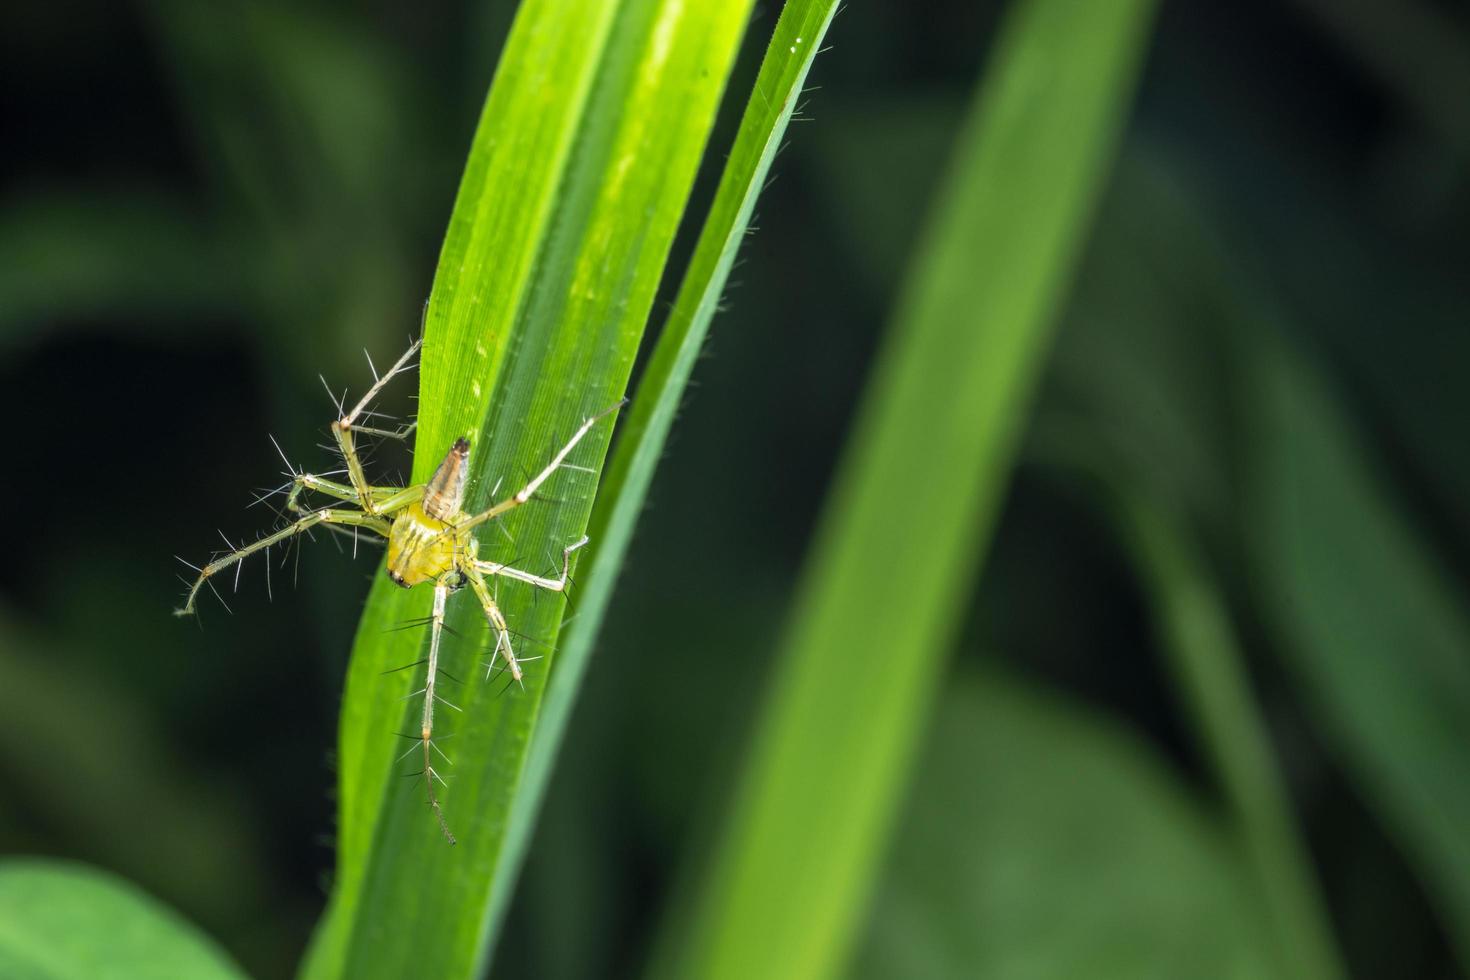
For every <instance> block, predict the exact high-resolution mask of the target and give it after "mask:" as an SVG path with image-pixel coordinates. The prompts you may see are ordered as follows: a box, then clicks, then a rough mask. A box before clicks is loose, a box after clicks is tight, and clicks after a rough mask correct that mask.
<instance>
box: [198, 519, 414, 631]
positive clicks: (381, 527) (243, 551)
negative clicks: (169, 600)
mask: <svg viewBox="0 0 1470 980" xmlns="http://www.w3.org/2000/svg"><path fill="white" fill-rule="evenodd" d="M318 524H327V525H349V526H357V527H365V528H368V529H370V530H373V531H376V532H377V533H379V534H381V535H382V536H383V537H385V538H386V537H387V536H388V528H389V526H390V525H389V522H388V521H387V520H385V519H383V518H381V517H374V516H373V515H371V514H363V513H360V512H358V511H355V510H335V509H329V510H318V511H313V512H311V513H310V514H307V515H306V516H305V517H302V518H300V519H298V520H295V521H292V522H291V523H290V524H288V525H286V526H285V527H283V528H281V529H280V530H279V531H276V532H275V533H274V534H267V535H266V536H265V537H263V538H261V539H260V540H258V541H256V542H254V543H253V544H247V545H246V546H245V547H243V548H239V549H237V550H235V551H232V552H230V553H229V554H227V555H224V556H223V557H220V558H216V559H215V560H214V561H212V562H210V563H209V564H208V565H205V566H204V567H203V568H201V569H199V570H198V571H199V577H198V578H197V579H195V580H194V584H193V585H192V586H190V587H189V595H188V597H187V598H186V599H185V600H184V605H183V607H182V608H179V609H175V610H174V615H175V616H190V615H193V613H194V600H195V599H196V598H197V597H198V595H199V590H200V589H201V588H203V587H204V585H205V583H207V582H208V581H209V580H210V578H211V577H212V576H214V575H217V574H218V573H220V572H221V571H223V570H225V569H226V568H229V567H230V566H231V565H233V564H235V563H236V562H238V561H241V560H243V559H245V558H247V557H248V556H250V555H253V554H255V553H256V552H257V551H264V550H266V549H268V548H270V547H271V545H274V544H276V543H278V542H281V541H284V540H286V539H287V538H290V537H294V536H296V535H298V534H301V533H302V532H304V531H309V530H311V529H312V528H313V527H316V526H317V525H318Z"/></svg>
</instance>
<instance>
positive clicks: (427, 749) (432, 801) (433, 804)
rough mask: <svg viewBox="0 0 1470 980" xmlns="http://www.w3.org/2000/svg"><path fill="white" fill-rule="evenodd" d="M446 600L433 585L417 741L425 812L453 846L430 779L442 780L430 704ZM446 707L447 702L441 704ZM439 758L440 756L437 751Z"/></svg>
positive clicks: (442, 591)
mask: <svg viewBox="0 0 1470 980" xmlns="http://www.w3.org/2000/svg"><path fill="white" fill-rule="evenodd" d="M448 598H449V586H448V585H445V584H443V583H436V584H435V586H434V612H433V614H432V615H431V616H430V629H429V669H428V673H427V676H426V678H425V680H424V690H423V695H424V722H423V727H422V729H421V730H420V733H419V738H420V741H422V742H423V747H424V785H425V786H427V787H428V790H429V809H431V810H433V811H434V816H435V817H436V818H438V820H439V829H440V830H442V831H444V836H445V838H446V839H448V841H449V843H451V844H453V843H455V840H454V835H453V834H452V833H450V832H449V824H447V823H445V822H444V812H443V810H441V809H440V808H439V797H438V794H436V793H435V792H434V780H436V779H437V780H439V781H440V782H443V781H444V778H443V777H442V776H440V775H439V774H438V773H437V772H435V771H434V758H433V753H434V752H438V751H439V749H438V748H437V747H436V746H435V745H434V741H433V734H434V701H435V700H436V699H438V695H436V694H435V693H434V682H435V681H436V680H437V679H438V674H439V640H440V638H441V637H442V636H443V634H444V603H445V601H446V600H447V599H448ZM444 703H445V704H446V705H449V706H450V707H453V705H450V704H449V702H448V701H445V702H444ZM440 754H441V755H442V754H443V753H442V752H440Z"/></svg>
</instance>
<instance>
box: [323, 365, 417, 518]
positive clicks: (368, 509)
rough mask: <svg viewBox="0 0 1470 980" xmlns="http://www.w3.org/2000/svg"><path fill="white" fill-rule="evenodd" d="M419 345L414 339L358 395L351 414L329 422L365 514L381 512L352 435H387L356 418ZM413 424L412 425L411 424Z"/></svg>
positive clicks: (404, 433) (405, 367)
mask: <svg viewBox="0 0 1470 980" xmlns="http://www.w3.org/2000/svg"><path fill="white" fill-rule="evenodd" d="M419 343H420V342H419V341H417V340H415V341H414V342H413V343H412V344H409V345H408V350H406V351H404V352H403V356H402V357H400V358H399V359H398V360H397V361H395V362H393V366H392V367H391V368H389V369H388V371H387V373H386V374H384V375H383V376H382V377H381V378H379V379H378V380H377V381H375V382H374V383H373V386H372V387H371V388H369V389H368V390H367V394H365V395H363V396H362V400H361V401H359V402H358V403H357V404H356V405H355V406H353V409H352V411H350V412H347V413H345V414H344V415H343V416H342V417H341V418H339V419H337V420H336V421H334V422H333V423H332V435H333V437H335V438H336V440H337V448H338V449H340V450H341V451H342V459H343V461H344V462H346V463H347V475H348V477H349V478H350V479H351V481H352V489H353V490H354V491H355V492H356V495H357V504H358V506H360V507H361V508H362V509H363V511H364V512H365V513H368V514H377V513H381V512H382V511H381V510H380V508H379V506H378V502H377V501H376V500H374V499H373V492H372V491H373V488H372V487H371V486H370V485H369V484H368V481H367V474H366V473H364V472H363V468H362V460H360V459H358V457H357V448H356V447H355V446H354V445H353V441H352V433H353V432H366V433H370V434H376V435H384V434H387V433H384V432H382V431H381V430H377V429H369V428H365V427H362V426H359V425H356V424H355V423H356V422H357V417H358V416H359V415H361V414H362V413H363V411H364V410H366V408H367V407H368V403H369V402H371V401H372V400H373V399H374V398H376V397H377V396H378V392H380V391H382V390H383V386H384V385H386V384H387V383H388V382H389V381H391V380H393V377H394V376H395V375H397V374H400V373H402V372H403V371H405V370H407V367H408V359H409V358H410V357H412V356H413V355H414V353H415V352H416V351H417V350H418V349H419ZM416 424H417V423H414V425H416ZM412 430H413V425H410V426H409V427H408V428H406V429H404V430H402V433H401V435H395V438H403V437H405V436H407V435H408V433H409V432H411V431H412Z"/></svg>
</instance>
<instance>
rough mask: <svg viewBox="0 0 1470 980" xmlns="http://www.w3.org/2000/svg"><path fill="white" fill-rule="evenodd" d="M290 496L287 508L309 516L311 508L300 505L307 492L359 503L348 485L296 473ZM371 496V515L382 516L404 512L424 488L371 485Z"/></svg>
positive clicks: (420, 494)
mask: <svg viewBox="0 0 1470 980" xmlns="http://www.w3.org/2000/svg"><path fill="white" fill-rule="evenodd" d="M291 479H292V487H291V493H290V494H289V495H288V496H287V497H286V508H287V509H288V510H290V511H292V512H293V513H296V514H310V513H311V512H312V509H311V508H310V507H306V506H304V505H303V504H302V503H301V494H302V493H304V492H305V491H307V490H312V491H315V492H316V493H321V494H326V495H327V496H328V497H335V498H336V499H338V500H342V501H346V502H347V503H352V504H355V503H358V502H359V497H358V494H357V490H356V489H355V488H353V487H350V486H348V485H347V484H345V483H337V482H335V481H333V480H328V479H325V478H323V477H320V476H314V475H313V474H311V473H296V474H293V476H292V478H291ZM367 489H368V494H369V496H371V497H372V499H373V510H372V513H374V514H378V515H383V514H391V513H393V512H394V511H396V510H401V509H403V507H405V506H406V505H408V504H410V503H412V502H413V501H415V500H417V499H418V498H419V497H422V496H423V488H422V487H407V488H405V487H387V486H384V487H379V486H369V487H368V488H367Z"/></svg>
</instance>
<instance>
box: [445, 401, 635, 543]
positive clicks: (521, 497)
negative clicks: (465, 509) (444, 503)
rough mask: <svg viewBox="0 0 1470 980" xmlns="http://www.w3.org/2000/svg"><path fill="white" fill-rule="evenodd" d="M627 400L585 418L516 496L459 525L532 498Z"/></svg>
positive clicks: (481, 519) (469, 525) (465, 527)
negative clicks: (595, 426)
mask: <svg viewBox="0 0 1470 980" xmlns="http://www.w3.org/2000/svg"><path fill="white" fill-rule="evenodd" d="M626 402H627V399H626V398H625V399H621V400H619V401H618V402H616V403H615V404H613V405H610V406H608V407H607V408H604V409H603V410H602V411H600V412H598V413H597V414H596V415H592V416H589V417H588V418H586V419H584V420H583V421H582V424H581V425H580V426H578V428H577V431H576V432H574V433H572V437H571V438H570V439H568V440H567V443H566V445H565V446H562V447H561V449H560V450H558V451H557V454H556V455H555V456H553V457H552V458H551V462H550V463H547V464H546V468H545V469H543V470H542V471H541V472H540V473H537V474H536V475H535V476H533V477H532V478H531V481H530V482H529V483H527V484H526V485H525V486H523V487H521V489H519V490H517V491H516V493H515V495H514V496H512V497H507V498H506V499H504V500H502V501H501V502H500V503H498V504H495V505H494V506H492V507H491V508H490V509H489V510H486V511H483V512H482V513H479V514H476V515H475V516H474V517H471V518H470V519H469V520H467V521H465V522H464V523H462V524H460V525H459V527H460V529H462V530H468V529H470V528H472V527H474V526H475V525H477V524H483V523H485V522H486V521H488V520H493V519H494V518H497V517H499V516H500V515H501V514H504V513H506V512H508V511H512V510H514V509H515V508H517V507H519V506H521V505H522V504H524V503H525V502H526V501H528V500H530V499H531V497H532V496H533V495H534V494H535V493H536V491H537V490H539V489H540V488H541V484H543V483H545V482H546V481H547V480H548V479H550V478H551V474H553V473H555V472H556V471H557V470H558V469H559V468H561V466H562V464H563V463H565V462H566V461H567V456H568V455H569V454H570V453H571V451H572V450H573V449H574V448H576V445H577V443H579V442H581V441H582V438H583V437H584V436H586V435H587V433H588V432H590V431H592V427H593V426H594V425H596V424H597V423H598V422H600V421H601V420H602V419H604V418H606V417H607V416H609V415H611V414H612V413H613V412H615V411H617V410H618V409H619V408H621V407H622V406H623V405H624V404H625V403H626Z"/></svg>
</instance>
